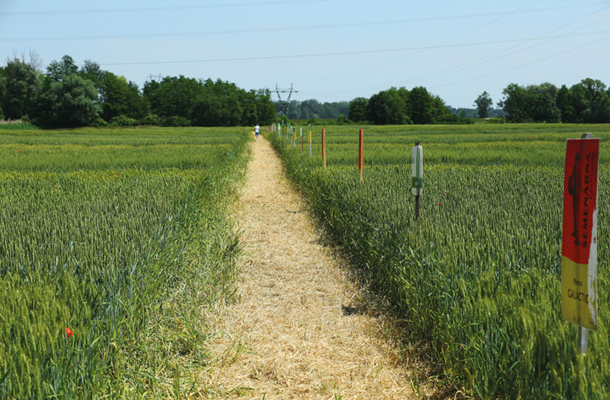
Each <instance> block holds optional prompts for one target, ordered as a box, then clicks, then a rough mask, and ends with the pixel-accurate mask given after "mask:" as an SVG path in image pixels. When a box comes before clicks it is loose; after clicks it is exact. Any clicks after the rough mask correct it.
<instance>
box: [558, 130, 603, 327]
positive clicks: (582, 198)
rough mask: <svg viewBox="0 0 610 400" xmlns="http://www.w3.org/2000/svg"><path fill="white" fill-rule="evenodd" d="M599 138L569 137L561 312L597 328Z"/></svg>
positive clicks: (565, 190) (565, 179)
mask: <svg viewBox="0 0 610 400" xmlns="http://www.w3.org/2000/svg"><path fill="white" fill-rule="evenodd" d="M599 142H600V140H599V139H591V138H583V139H568V143H567V150H566V167H565V177H564V195H563V235H562V246H561V312H562V317H563V319H564V320H566V321H569V322H573V323H575V324H578V325H580V326H581V327H584V328H587V329H591V330H597V325H598V321H597V176H598V167H599Z"/></svg>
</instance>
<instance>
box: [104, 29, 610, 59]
mask: <svg viewBox="0 0 610 400" xmlns="http://www.w3.org/2000/svg"><path fill="white" fill-rule="evenodd" d="M609 32H610V30H605V31H596V32H587V33H579V34H574V35H559V36H540V37H531V38H522V39H506V40H494V41H488V42H473V43H460V44H445V45H435V46H418V47H403V48H397V49H385V50H359V51H343V52H332V53H311V54H294V55H282V56H277V55H276V56H258V57H234V58H208V59H198V60H174V61H134V62H107V63H100V65H106V66H109V65H154V64H193V63H208V62H225V61H263V60H279V59H295V58H310V57H330V56H349V55H359V54H376V53H396V52H402V51H413V50H423V49H426V50H431V49H443V48H455V47H469V46H485V45H490V44H501V43H515V42H528V41H535V40H547V39H551V38H563V37H569V36H588V35H599V34H604V33H609Z"/></svg>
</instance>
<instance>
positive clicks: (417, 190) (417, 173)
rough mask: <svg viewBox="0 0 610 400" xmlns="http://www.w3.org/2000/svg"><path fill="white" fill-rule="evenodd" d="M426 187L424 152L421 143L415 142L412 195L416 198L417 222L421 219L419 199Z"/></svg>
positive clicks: (412, 163)
mask: <svg viewBox="0 0 610 400" xmlns="http://www.w3.org/2000/svg"><path fill="white" fill-rule="evenodd" d="M423 186H424V152H423V148H422V147H421V146H420V145H419V142H415V147H413V150H412V158H411V194H413V196H415V220H416V221H417V219H418V218H419V198H420V196H421V195H422V194H423Z"/></svg>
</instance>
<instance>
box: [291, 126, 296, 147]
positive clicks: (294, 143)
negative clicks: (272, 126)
mask: <svg viewBox="0 0 610 400" xmlns="http://www.w3.org/2000/svg"><path fill="white" fill-rule="evenodd" d="M292 143H293V145H292V146H293V147H297V131H295V130H294V126H293V127H292Z"/></svg>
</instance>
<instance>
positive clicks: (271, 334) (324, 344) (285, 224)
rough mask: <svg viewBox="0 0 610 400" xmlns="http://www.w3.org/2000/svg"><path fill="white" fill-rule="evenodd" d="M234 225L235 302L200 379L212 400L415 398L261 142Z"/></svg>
mask: <svg viewBox="0 0 610 400" xmlns="http://www.w3.org/2000/svg"><path fill="white" fill-rule="evenodd" d="M236 216H237V221H238V224H239V226H240V229H242V231H243V233H242V241H243V243H244V245H245V253H244V256H243V257H242V259H241V262H240V268H241V273H240V279H239V283H238V288H237V296H236V301H235V303H234V304H228V305H224V306H223V308H222V310H219V312H218V314H217V316H216V318H217V319H216V323H217V327H216V328H217V330H218V331H219V332H220V334H219V336H218V337H217V338H216V340H215V341H214V344H213V349H212V351H213V353H214V357H215V362H214V364H216V365H215V367H214V368H213V369H212V371H213V372H211V373H208V374H207V375H206V376H205V378H204V379H205V380H206V385H207V387H208V388H209V394H210V395H211V396H212V397H214V396H217V397H240V396H243V397H245V398H256V399H262V398H265V399H276V398H277V399H280V398H281V399H309V398H312V399H383V398H386V399H405V398H416V397H418V396H417V393H415V392H414V388H415V386H414V385H413V376H414V374H413V371H407V370H406V369H405V367H404V365H400V364H399V363H398V358H399V357H398V355H397V352H396V350H395V349H394V348H393V347H392V346H390V345H388V344H387V343H386V342H385V341H384V340H383V339H381V338H380V336H381V335H380V332H382V331H383V328H382V327H381V325H382V322H380V321H379V320H377V319H376V318H375V317H372V316H368V315H363V314H360V313H352V311H354V310H353V309H351V308H350V307H351V306H352V299H353V298H354V296H355V295H356V294H357V289H356V288H355V287H354V286H353V284H352V283H351V282H350V280H349V279H348V278H347V277H346V272H345V270H344V269H342V268H341V267H340V266H339V265H338V261H337V260H336V259H334V258H333V257H332V255H331V252H330V250H329V249H328V248H327V247H325V246H324V245H322V244H320V243H322V240H321V238H320V236H319V235H318V234H317V233H316V228H315V226H314V223H313V222H312V220H311V217H310V216H309V215H308V213H307V212H306V204H305V202H304V200H303V199H302V198H301V197H300V195H299V194H297V193H296V192H295V190H294V189H293V188H292V186H291V185H290V183H289V182H288V181H287V179H286V178H285V177H284V172H283V169H282V165H281V162H280V159H279V158H278V157H277V155H276V154H275V153H274V151H273V150H272V148H271V146H270V145H269V143H268V142H267V141H266V140H265V139H263V138H262V137H261V138H260V139H259V140H258V141H257V142H254V143H252V160H251V162H250V165H249V170H248V173H247V182H246V185H245V188H244V191H243V193H242V196H241V199H240V201H239V203H238V204H237V207H236Z"/></svg>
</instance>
